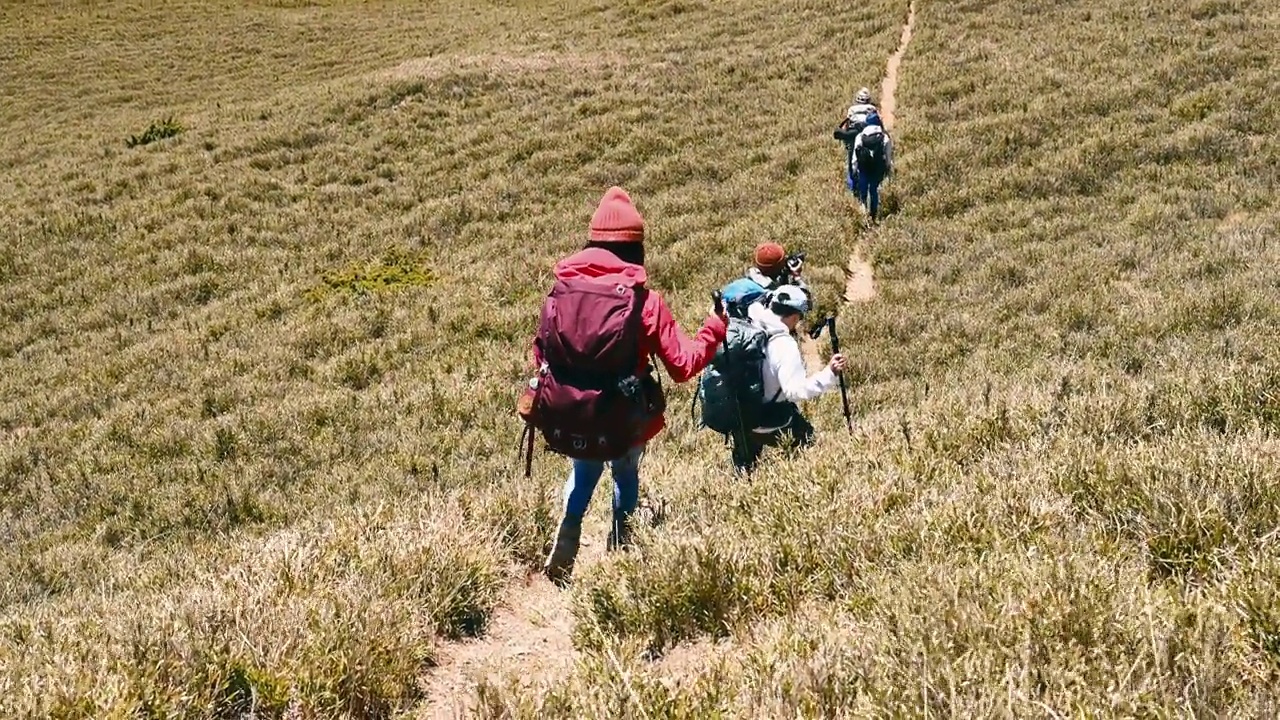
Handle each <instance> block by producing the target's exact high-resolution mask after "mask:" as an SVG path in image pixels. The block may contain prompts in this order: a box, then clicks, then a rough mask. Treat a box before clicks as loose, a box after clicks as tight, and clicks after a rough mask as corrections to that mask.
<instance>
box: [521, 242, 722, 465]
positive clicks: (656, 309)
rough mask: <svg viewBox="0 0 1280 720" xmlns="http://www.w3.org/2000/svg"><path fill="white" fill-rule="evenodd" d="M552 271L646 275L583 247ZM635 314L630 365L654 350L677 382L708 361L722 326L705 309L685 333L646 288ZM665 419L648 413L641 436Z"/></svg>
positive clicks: (636, 278)
mask: <svg viewBox="0 0 1280 720" xmlns="http://www.w3.org/2000/svg"><path fill="white" fill-rule="evenodd" d="M555 274H556V278H557V279H561V280H570V279H583V278H590V279H599V281H600V282H602V283H606V284H613V283H616V282H617V281H618V280H619V279H621V278H626V279H627V280H629V281H631V282H632V283H634V284H636V285H643V284H644V283H645V282H646V281H647V280H648V275H647V274H646V273H645V270H644V267H642V266H640V265H632V264H630V263H627V262H623V261H622V260H620V259H618V257H617V256H616V255H614V254H613V253H611V252H609V251H608V250H603V249H601V248H587V249H585V250H582V251H580V252H578V253H575V254H573V255H570V256H569V257H567V258H565V259H563V260H561V261H560V262H558V263H556V268H555ZM641 320H642V322H643V323H644V338H643V340H642V341H641V343H640V357H638V358H636V370H637V371H640V370H643V369H644V368H645V366H646V365H648V364H649V362H650V358H651V357H655V356H656V357H657V358H658V359H659V360H661V361H662V365H663V367H665V368H666V369H667V374H668V375H670V376H671V379H672V380H674V381H675V382H678V383H683V382H688V381H689V380H692V379H693V378H695V377H697V375H698V373H700V372H702V370H703V369H704V368H705V367H706V366H707V365H709V364H711V359H712V358H714V357H715V354H716V348H718V347H719V346H720V343H722V342H724V337H725V332H726V331H727V328H726V327H725V324H724V320H723V319H721V318H720V317H719V316H717V315H710V316H708V317H707V319H706V321H704V322H703V323H702V327H701V328H700V329H699V330H698V333H697V335H695V336H694V337H693V339H692V340H691V339H689V337H688V336H687V335H685V334H684V332H683V331H681V330H680V326H679V325H677V324H676V319H675V317H674V316H672V314H671V309H670V308H668V307H667V304H666V302H664V301H663V300H662V296H661V295H659V294H658V292H657V291H656V290H649V292H648V295H647V296H646V297H645V303H644V309H643V310H642V311H641ZM533 364H534V367H537V366H539V365H541V364H542V358H541V357H540V356H539V355H538V349H537V346H536V345H535V346H534V348H533ZM666 424H667V421H666V417H665V416H664V415H659V416H658V417H656V418H654V419H653V422H652V423H650V425H649V427H648V428H647V429H646V430H645V433H644V436H643V439H644V442H648V441H649V440H651V439H653V437H654V436H655V435H657V434H658V433H660V432H662V429H663V428H664V427H666Z"/></svg>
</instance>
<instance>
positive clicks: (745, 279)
mask: <svg viewBox="0 0 1280 720" xmlns="http://www.w3.org/2000/svg"><path fill="white" fill-rule="evenodd" d="M753 260H754V263H753V264H752V265H751V267H749V268H747V270H746V272H745V273H744V274H743V276H742V277H741V278H738V279H737V280H734V281H733V282H730V283H729V284H728V285H725V286H724V287H723V288H722V289H721V291H720V292H721V294H722V295H723V297H724V301H725V303H726V305H727V307H728V311H729V315H730V316H733V315H737V316H738V317H746V315H745V312H746V308H747V306H748V305H750V304H751V303H753V302H756V301H757V300H759V299H760V298H762V297H764V295H765V293H766V292H767V291H768V290H769V289H770V288H776V287H779V286H781V285H797V286H799V287H801V288H803V289H804V290H805V292H809V289H808V286H806V285H805V283H804V280H803V279H801V277H800V273H801V271H802V270H803V268H804V253H794V254H792V255H788V254H787V251H786V249H785V248H783V247H782V246H781V245H779V244H778V243H775V242H762V243H760V244H759V245H757V246H756V249H755V253H754V255H753Z"/></svg>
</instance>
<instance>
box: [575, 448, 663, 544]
mask: <svg viewBox="0 0 1280 720" xmlns="http://www.w3.org/2000/svg"><path fill="white" fill-rule="evenodd" d="M642 457H644V445H637V446H635V447H633V448H631V452H629V453H627V454H626V455H623V456H622V457H620V458H618V459H617V460H611V461H609V470H610V473H611V474H612V475H613V526H614V528H615V529H616V528H618V527H619V526H620V525H621V524H622V522H623V521H624V520H626V518H627V517H628V516H630V515H631V513H633V512H635V509H636V503H638V502H639V500H640V459H641V458H642ZM604 465H605V464H604V463H603V462H594V461H591V460H574V461H573V467H572V469H570V470H569V479H568V480H566V481H565V484H564V512H565V515H577V516H582V515H585V514H586V512H587V506H588V505H590V504H591V496H592V494H594V493H595V491H596V483H598V482H600V476H601V475H603V474H604Z"/></svg>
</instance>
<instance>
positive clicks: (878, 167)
mask: <svg viewBox="0 0 1280 720" xmlns="http://www.w3.org/2000/svg"><path fill="white" fill-rule="evenodd" d="M855 155H856V156H857V158H858V170H860V171H867V172H871V173H875V174H884V171H885V169H886V168H887V167H888V165H887V164H886V163H885V160H884V133H883V132H878V133H871V134H870V135H864V136H862V143H861V144H860V145H859V146H858V147H857V149H856V151H855Z"/></svg>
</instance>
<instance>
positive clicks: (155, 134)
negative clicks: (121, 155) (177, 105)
mask: <svg viewBox="0 0 1280 720" xmlns="http://www.w3.org/2000/svg"><path fill="white" fill-rule="evenodd" d="M185 130H186V128H185V127H183V126H182V124H181V123H179V122H178V121H177V120H174V119H173V117H172V116H170V117H167V118H165V119H164V120H160V121H159V122H153V123H151V124H150V125H148V126H147V129H146V130H144V131H143V132H142V134H141V135H130V136H129V137H128V138H127V139H126V140H125V141H124V144H125V145H127V146H129V147H131V148H133V147H138V146H139V145H149V144H151V143H153V142H156V141H157V140H164V139H166V138H171V137H175V136H177V135H179V134H181V133H182V132H183V131H185Z"/></svg>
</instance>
